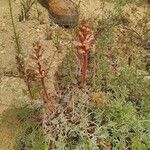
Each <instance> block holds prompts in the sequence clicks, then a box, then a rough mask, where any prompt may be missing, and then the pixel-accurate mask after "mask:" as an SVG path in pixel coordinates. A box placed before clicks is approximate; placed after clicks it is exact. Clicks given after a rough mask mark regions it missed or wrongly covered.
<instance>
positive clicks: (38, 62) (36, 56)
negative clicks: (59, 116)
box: [31, 42, 54, 111]
mask: <svg viewBox="0 0 150 150" xmlns="http://www.w3.org/2000/svg"><path fill="white" fill-rule="evenodd" d="M33 48H34V51H33V54H32V55H31V58H32V60H34V62H35V66H34V68H35V72H36V76H37V79H39V81H40V85H41V87H42V90H43V95H44V97H43V100H44V103H46V104H47V106H48V109H49V110H50V111H53V110H54V102H53V100H52V98H51V96H50V94H49V92H48V89H47V87H46V84H45V79H46V77H47V75H48V70H49V68H48V67H47V66H46V65H47V60H46V59H44V58H43V52H44V49H43V48H42V46H41V45H40V43H39V42H35V43H33Z"/></svg>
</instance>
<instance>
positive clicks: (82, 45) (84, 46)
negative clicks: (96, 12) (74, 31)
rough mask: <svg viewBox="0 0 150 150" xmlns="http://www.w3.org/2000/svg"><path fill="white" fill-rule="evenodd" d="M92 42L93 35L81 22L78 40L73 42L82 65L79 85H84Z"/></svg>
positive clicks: (87, 26) (88, 27)
mask: <svg viewBox="0 0 150 150" xmlns="http://www.w3.org/2000/svg"><path fill="white" fill-rule="evenodd" d="M93 41H94V34H93V32H92V30H91V28H90V26H89V23H88V22H86V21H82V22H81V24H80V26H79V32H78V40H76V41H74V45H75V47H76V48H77V50H78V55H79V58H81V65H82V79H81V84H82V85H84V84H85V82H86V78H87V69H88V57H89V52H90V48H91V46H92V44H93Z"/></svg>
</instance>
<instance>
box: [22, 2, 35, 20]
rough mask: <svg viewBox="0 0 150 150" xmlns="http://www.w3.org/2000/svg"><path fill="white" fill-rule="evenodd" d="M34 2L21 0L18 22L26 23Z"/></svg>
mask: <svg viewBox="0 0 150 150" xmlns="http://www.w3.org/2000/svg"><path fill="white" fill-rule="evenodd" d="M35 2H36V1H35V0H21V13H20V14H19V21H26V20H28V19H29V17H30V10H31V8H32V6H33V4H35Z"/></svg>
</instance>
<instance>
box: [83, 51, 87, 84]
mask: <svg viewBox="0 0 150 150" xmlns="http://www.w3.org/2000/svg"><path fill="white" fill-rule="evenodd" d="M87 66H88V53H85V54H83V64H82V85H83V86H84V84H85V82H86V78H87Z"/></svg>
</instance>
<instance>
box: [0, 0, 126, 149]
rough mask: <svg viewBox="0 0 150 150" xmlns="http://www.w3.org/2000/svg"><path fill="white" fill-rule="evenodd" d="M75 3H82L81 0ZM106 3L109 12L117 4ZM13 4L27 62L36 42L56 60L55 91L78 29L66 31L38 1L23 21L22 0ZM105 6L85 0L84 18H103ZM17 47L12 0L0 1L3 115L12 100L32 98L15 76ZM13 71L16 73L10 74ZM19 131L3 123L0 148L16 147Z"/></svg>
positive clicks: (50, 82) (0, 103) (0, 107)
mask: <svg viewBox="0 0 150 150" xmlns="http://www.w3.org/2000/svg"><path fill="white" fill-rule="evenodd" d="M74 1H75V0H74ZM75 2H76V3H78V1H75ZM104 6H105V8H106V10H107V12H109V11H111V10H112V8H113V4H110V3H105V4H104ZM12 7H13V14H14V19H15V24H16V27H17V31H18V32H19V34H20V41H21V45H22V50H23V53H24V55H25V56H26V62H27V63H29V62H30V60H29V55H30V54H31V52H32V44H33V42H34V41H40V43H42V46H43V48H44V49H45V53H46V55H45V56H46V57H47V58H48V59H49V60H50V62H52V64H51V68H50V72H49V80H48V83H47V86H48V87H49V89H50V91H51V92H52V91H54V87H53V75H54V73H55V71H56V70H57V66H58V64H59V63H60V62H61V59H62V58H63V57H64V55H65V52H66V50H67V49H68V48H69V47H70V46H71V44H70V41H72V33H73V32H74V30H66V29H63V28H61V27H59V26H57V25H56V24H54V23H53V21H52V20H51V19H49V16H48V12H47V10H46V9H45V8H44V7H42V6H41V5H40V4H37V7H36V6H33V7H32V10H31V12H32V13H31V16H30V19H29V20H28V21H23V22H19V21H18V16H19V14H20V0H12ZM102 7H103V5H102V3H101V2H100V1H99V0H82V1H81V5H80V7H79V9H80V18H81V19H82V18H90V20H93V21H94V20H96V19H97V18H101V17H102V15H103V13H104V12H102ZM37 9H38V11H40V12H41V15H40V18H39V19H37ZM127 10H128V9H127ZM47 36H50V39H49V40H46V38H47ZM57 36H59V39H60V41H59V43H57V41H56V37H57ZM68 41H69V42H68ZM14 46H15V43H14V40H13V28H12V25H11V19H10V14H9V5H8V0H0V114H5V113H6V109H10V107H9V106H10V105H11V104H12V103H15V104H17V105H20V104H22V102H24V101H28V100H29V97H28V96H27V95H24V94H23V92H22V91H23V89H26V86H25V84H24V82H23V81H22V80H21V79H19V78H18V77H16V76H15V74H16V73H17V69H16V64H15V47H14ZM57 46H59V49H57ZM10 73H12V74H13V75H10ZM10 113H11V112H10ZM12 121H13V120H12ZM14 121H15V119H14ZM16 131H17V130H15V131H14V130H11V129H10V130H9V129H8V128H6V127H4V126H3V125H1V126H0V150H13V146H12V143H13V140H12V139H14V136H15V134H16Z"/></svg>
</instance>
